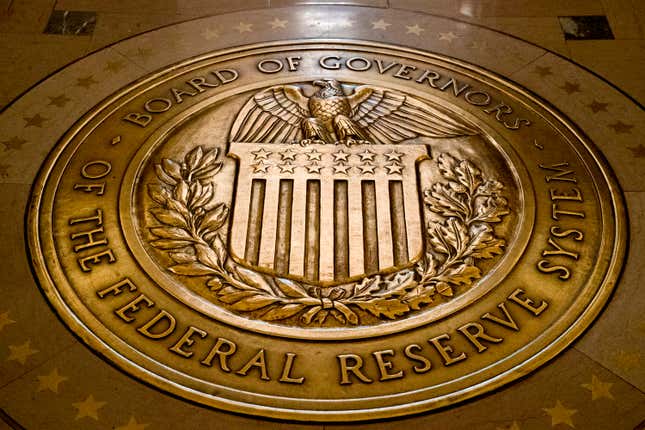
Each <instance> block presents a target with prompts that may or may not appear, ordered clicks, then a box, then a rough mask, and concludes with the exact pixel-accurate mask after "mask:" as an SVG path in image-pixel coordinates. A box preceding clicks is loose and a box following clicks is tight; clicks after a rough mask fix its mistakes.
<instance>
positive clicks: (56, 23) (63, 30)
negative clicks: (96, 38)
mask: <svg viewBox="0 0 645 430" xmlns="http://www.w3.org/2000/svg"><path fill="white" fill-rule="evenodd" d="M95 26H96V12H79V11H72V10H55V11H53V12H52V14H51V15H50V17H49V22H47V27H45V31H44V33H46V34H63V35H67V36H88V35H91V34H92V33H93V32H94V27H95Z"/></svg>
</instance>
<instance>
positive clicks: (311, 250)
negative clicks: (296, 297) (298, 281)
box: [305, 180, 320, 281]
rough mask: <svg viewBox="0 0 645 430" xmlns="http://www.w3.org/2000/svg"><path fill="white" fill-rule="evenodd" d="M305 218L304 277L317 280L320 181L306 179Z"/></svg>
mask: <svg viewBox="0 0 645 430" xmlns="http://www.w3.org/2000/svg"><path fill="white" fill-rule="evenodd" d="M305 200H306V206H307V213H306V220H305V278H306V279H309V280H312V281H317V280H318V274H319V270H318V268H319V263H320V181H316V180H310V181H307V196H306V199H305Z"/></svg>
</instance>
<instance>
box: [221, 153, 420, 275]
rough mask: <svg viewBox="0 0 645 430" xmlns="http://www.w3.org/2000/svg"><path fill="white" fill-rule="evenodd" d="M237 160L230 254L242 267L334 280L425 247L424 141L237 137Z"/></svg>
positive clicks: (399, 263) (399, 262)
mask: <svg viewBox="0 0 645 430" xmlns="http://www.w3.org/2000/svg"><path fill="white" fill-rule="evenodd" d="M229 156H231V157H234V158H236V159H237V160H238V170H237V176H236V188H235V196H234V200H233V213H232V222H231V226H230V233H229V241H228V243H229V251H230V253H231V255H232V256H233V257H234V258H235V259H236V260H237V261H238V262H239V263H241V264H243V265H246V266H248V267H251V268H253V269H255V270H260V271H263V272H266V273H271V274H274V275H278V276H285V277H293V278H297V279H304V280H305V281H306V282H309V283H313V284H322V285H328V284H338V283H343V282H347V281H348V280H350V279H358V278H360V277H364V276H367V275H371V274H375V273H379V272H389V271H393V270H398V269H401V268H403V267H405V266H408V265H411V264H413V262H414V261H416V260H417V259H418V258H419V257H420V256H421V254H422V252H423V235H422V227H423V225H422V220H423V217H422V212H421V206H420V198H419V186H418V180H417V177H418V174H417V167H416V165H417V162H418V161H420V160H422V159H428V158H429V156H428V150H427V148H426V146H425V145H420V144H406V143H398V144H359V145H351V146H347V145H334V144H307V145H299V144H290V143H248V142H232V143H231V144H230V147H229Z"/></svg>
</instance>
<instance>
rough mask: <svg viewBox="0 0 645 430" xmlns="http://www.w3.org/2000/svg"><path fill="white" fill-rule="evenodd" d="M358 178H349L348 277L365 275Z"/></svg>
mask: <svg viewBox="0 0 645 430" xmlns="http://www.w3.org/2000/svg"><path fill="white" fill-rule="evenodd" d="M361 183H362V181H361V180H360V178H350V179H349V184H348V191H347V196H348V197H347V198H348V202H347V204H348V210H349V237H348V242H349V243H348V245H349V275H350V276H358V275H361V274H363V273H365V263H364V262H363V257H364V255H363V251H364V250H363V216H364V214H363V203H362V199H361V188H362V186H361Z"/></svg>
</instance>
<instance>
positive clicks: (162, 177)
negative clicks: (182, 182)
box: [155, 164, 177, 186]
mask: <svg viewBox="0 0 645 430" xmlns="http://www.w3.org/2000/svg"><path fill="white" fill-rule="evenodd" d="M155 173H156V174H157V177H158V178H159V180H161V181H162V182H164V183H166V184H168V185H171V186H172V185H176V184H177V181H176V180H175V179H174V178H172V177H171V176H170V175H168V174H167V173H166V172H165V171H164V169H163V167H161V164H156V165H155Z"/></svg>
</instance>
